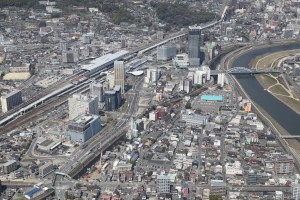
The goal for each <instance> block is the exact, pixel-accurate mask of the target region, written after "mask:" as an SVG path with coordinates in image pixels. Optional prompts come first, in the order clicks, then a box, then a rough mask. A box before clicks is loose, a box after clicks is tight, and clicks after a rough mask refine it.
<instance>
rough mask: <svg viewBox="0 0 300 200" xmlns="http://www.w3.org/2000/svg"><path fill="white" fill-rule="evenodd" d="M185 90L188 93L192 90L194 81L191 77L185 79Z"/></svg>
mask: <svg viewBox="0 0 300 200" xmlns="http://www.w3.org/2000/svg"><path fill="white" fill-rule="evenodd" d="M183 90H184V91H185V92H186V93H189V92H191V91H192V81H191V80H189V79H185V80H184V87H183Z"/></svg>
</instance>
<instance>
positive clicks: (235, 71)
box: [211, 67, 281, 75]
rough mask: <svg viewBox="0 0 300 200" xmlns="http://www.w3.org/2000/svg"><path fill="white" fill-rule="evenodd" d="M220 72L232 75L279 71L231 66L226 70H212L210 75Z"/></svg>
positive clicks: (276, 71)
mask: <svg viewBox="0 0 300 200" xmlns="http://www.w3.org/2000/svg"><path fill="white" fill-rule="evenodd" d="M220 73H227V74H233V75H239V74H240V75H242V74H269V73H281V71H280V70H276V69H253V68H247V67H233V68H230V69H228V70H212V71H211V75H217V74H220Z"/></svg>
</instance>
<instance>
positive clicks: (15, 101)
mask: <svg viewBox="0 0 300 200" xmlns="http://www.w3.org/2000/svg"><path fill="white" fill-rule="evenodd" d="M0 99H1V106H2V112H4V113H5V112H8V111H9V110H11V109H13V108H14V107H16V106H18V105H20V104H22V93H21V90H15V91H13V92H11V93H9V94H7V95H4V96H1V98H0Z"/></svg>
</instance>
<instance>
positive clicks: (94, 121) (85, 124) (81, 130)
mask: <svg viewBox="0 0 300 200" xmlns="http://www.w3.org/2000/svg"><path fill="white" fill-rule="evenodd" d="M100 130H101V122H100V117H99V116H97V115H90V114H89V115H82V116H78V117H76V118H75V119H73V120H71V121H69V124H68V136H69V139H70V140H71V141H73V142H79V143H84V142H86V141H88V140H89V139H91V138H92V137H93V136H94V135H96V134H97V133H99V132H100Z"/></svg>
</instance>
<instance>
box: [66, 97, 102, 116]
mask: <svg viewBox="0 0 300 200" xmlns="http://www.w3.org/2000/svg"><path fill="white" fill-rule="evenodd" d="M68 103H69V119H70V120H72V119H74V118H76V117H77V116H79V115H82V114H85V113H90V114H93V115H98V114H99V110H98V97H92V96H86V95H83V94H73V96H72V97H70V98H69V99H68Z"/></svg>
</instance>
